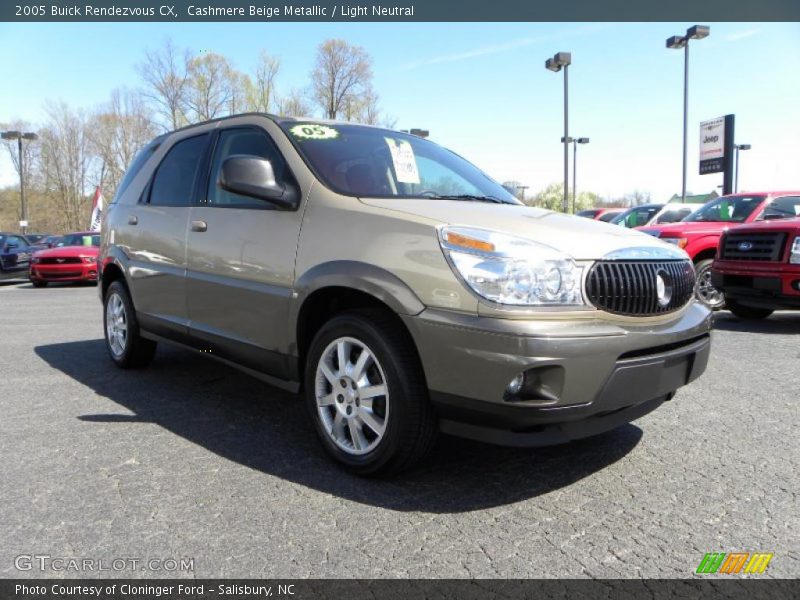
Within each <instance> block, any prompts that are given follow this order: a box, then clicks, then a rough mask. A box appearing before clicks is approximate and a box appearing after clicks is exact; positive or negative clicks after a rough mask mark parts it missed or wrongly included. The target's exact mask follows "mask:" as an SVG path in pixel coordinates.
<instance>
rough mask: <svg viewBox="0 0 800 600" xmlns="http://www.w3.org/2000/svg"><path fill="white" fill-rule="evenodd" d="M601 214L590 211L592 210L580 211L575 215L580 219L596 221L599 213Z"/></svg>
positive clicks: (596, 211) (597, 211)
mask: <svg viewBox="0 0 800 600" xmlns="http://www.w3.org/2000/svg"><path fill="white" fill-rule="evenodd" d="M599 212H600V211H599V210H592V209H590V210H579V211H578V212H576V213H575V214H576V215H578V216H579V217H586V218H587V219H594V218H595V217H596V216H597V213H599Z"/></svg>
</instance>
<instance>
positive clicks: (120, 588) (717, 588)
mask: <svg viewBox="0 0 800 600" xmlns="http://www.w3.org/2000/svg"><path fill="white" fill-rule="evenodd" d="M798 595H800V582H799V581H798V580H785V579H744V578H741V577H737V576H735V577H732V578H727V579H718V578H714V579H709V578H703V577H698V578H695V579H683V580H682V579H647V580H641V579H606V580H603V579H595V580H592V579H566V580H558V579H512V580H509V579H438V580H430V579H372V580H369V579H308V580H302V579H297V580H287V579H280V580H278V579H275V580H258V579H241V580H234V579H187V580H179V579H177V580H176V579H158V580H156V579H150V580H144V579H128V580H123V579H120V580H112V579H59V580H52V579H51V580H48V579H40V580H34V579H29V580H12V579H6V580H0V598H3V600H10V599H14V600H22V599H38V600H85V599H88V598H95V599H97V600H123V599H127V600H207V599H209V598H215V599H220V598H236V599H237V600H238V599H245V600H263V599H266V598H271V599H274V600H311V599H315V600H317V599H318V600H328V599H330V600H395V599H396V600H416V599H420V600H422V599H431V600H444V599H451V598H452V599H454V600H456V599H457V600H493V599H497V600H500V599H503V600H527V599H538V598H587V599H589V598H591V599H592V600H602V599H609V600H611V599H617V598H654V599H660V598H664V599H665V600H666V599H668V598H669V599H674V598H691V599H694V598H698V599H699V598H702V599H703V600H716V599H720V600H721V599H723V598H725V599H728V598H748V599H753V600H759V599H761V598H763V599H765V600H766V599H769V600H784V599H786V600H788V599H789V598H797V597H798Z"/></svg>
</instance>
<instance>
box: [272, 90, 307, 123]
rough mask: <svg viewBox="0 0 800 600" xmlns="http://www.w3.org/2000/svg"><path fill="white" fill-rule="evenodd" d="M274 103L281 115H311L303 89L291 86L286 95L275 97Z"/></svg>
mask: <svg viewBox="0 0 800 600" xmlns="http://www.w3.org/2000/svg"><path fill="white" fill-rule="evenodd" d="M276 105H277V108H278V114H279V115H280V116H282V117H308V116H311V106H310V105H309V102H308V100H307V94H306V93H305V92H304V91H303V90H298V89H296V88H292V89H291V90H290V91H289V93H288V94H287V95H286V96H282V97H279V98H278V99H277V101H276Z"/></svg>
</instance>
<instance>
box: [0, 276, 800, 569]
mask: <svg viewBox="0 0 800 600" xmlns="http://www.w3.org/2000/svg"><path fill="white" fill-rule="evenodd" d="M100 313H101V305H100V302H99V301H98V298H97V290H96V288H94V287H58V286H51V287H49V288H47V289H42V290H38V289H33V288H32V287H31V286H30V285H29V284H27V283H25V284H0V382H2V392H1V393H0V415H1V416H0V452H1V453H2V457H3V461H2V467H0V478H2V482H3V484H2V486H0V506H2V507H3V508H2V510H0V535H1V536H2V539H3V540H4V543H3V544H2V545H1V546H0V576H2V577H18V576H41V575H42V574H45V575H47V576H67V577H75V576H94V574H93V573H91V572H89V573H87V572H83V573H80V572H79V573H75V572H64V571H59V572H52V571H45V572H44V573H42V572H40V571H37V570H31V571H18V570H17V568H15V557H17V556H19V555H33V554H47V555H50V556H53V557H66V558H72V557H76V558H83V557H89V558H94V559H103V560H107V561H111V560H112V559H114V558H119V557H138V558H142V559H148V558H166V557H171V558H175V559H181V558H193V559H194V570H193V572H159V573H152V572H147V571H141V570H139V571H123V572H122V573H119V574H121V575H125V576H131V577H139V576H154V575H157V576H172V575H174V576H192V575H194V576H196V577H236V576H251V577H255V576H260V577H292V578H296V577H343V578H350V577H587V576H591V577H688V576H691V575H692V573H693V572H694V570H695V569H696V567H697V565H698V564H699V562H700V560H701V559H702V558H703V555H704V554H705V553H706V552H735V551H748V552H753V551H760V552H773V553H774V558H773V559H772V562H771V563H770V565H769V568H768V569H767V571H766V573H765V574H764V575H762V576H761V577H764V576H766V577H798V576H800V551H799V550H798V549H799V548H800V511H798V497H797V482H798V477H797V473H798V472H800V444H798V431H800V410H798V407H797V398H798V389H800V369H798V359H800V345H798V340H800V337H798V334H800V313H794V314H792V313H776V314H775V315H774V316H773V317H772V318H770V319H768V320H766V321H762V322H756V323H747V322H743V321H739V320H736V319H734V318H732V317H731V316H730V315H729V314H728V313H727V312H721V313H719V315H718V318H717V327H716V332H715V335H714V342H713V344H714V346H713V349H712V356H711V362H710V364H709V368H708V371H707V372H706V374H705V375H704V376H703V377H702V378H701V379H700V380H699V381H698V382H696V383H695V384H693V385H691V386H689V387H688V388H684V389H682V390H681V391H679V393H678V395H677V396H676V397H675V399H674V400H673V401H671V402H669V403H666V404H665V405H664V406H662V407H661V408H660V409H659V410H657V411H656V412H654V413H652V414H650V415H648V416H646V417H644V418H642V419H640V420H639V421H637V422H635V423H634V424H631V425H627V426H625V427H622V428H620V429H618V430H616V431H613V432H611V433H608V434H605V435H602V436H599V437H596V438H592V439H588V440H583V441H580V442H576V443H573V444H570V445H567V446H560V447H554V448H546V449H532V450H526V449H509V448H499V447H493V446H487V445H482V444H478V443H472V442H466V441H462V440H457V439H454V438H442V440H441V442H440V444H439V447H438V449H437V451H436V453H435V454H434V456H433V457H432V459H431V460H430V461H429V463H428V464H426V465H424V466H423V467H422V468H421V469H418V470H416V471H413V472H411V473H409V474H407V475H404V476H402V477H401V478H399V479H394V480H390V481H373V480H364V479H359V478H356V477H352V476H349V475H347V474H345V473H343V472H342V471H341V470H339V469H338V468H337V467H336V466H335V465H334V464H333V463H331V462H330V461H329V460H328V459H327V458H326V457H325V456H324V455H323V452H322V450H321V448H320V447H319V445H318V443H317V440H316V439H315V437H314V433H313V431H312V429H311V426H310V423H309V421H308V419H307V418H306V414H305V412H304V407H303V406H302V404H301V403H300V402H298V401H297V399H296V398H295V397H294V396H292V395H290V394H287V393H285V392H282V391H279V390H276V389H275V388H272V387H270V386H268V385H266V384H264V383H261V382H260V381H257V380H255V379H252V378H250V377H248V376H246V375H244V374H241V373H239V372H238V371H235V370H233V369H231V368H229V367H227V366H224V365H221V364H218V363H216V362H214V361H210V360H208V359H207V358H204V357H202V356H200V355H195V354H192V353H190V352H188V351H184V350H176V349H173V348H168V347H163V346H161V347H159V350H158V354H157V356H156V360H155V361H154V362H153V364H152V366H151V367H150V368H149V369H147V370H144V371H140V372H123V371H120V370H118V369H116V368H114V367H113V366H112V365H111V363H110V361H109V360H108V358H107V356H106V350H105V347H104V343H103V340H102V327H101V318H100Z"/></svg>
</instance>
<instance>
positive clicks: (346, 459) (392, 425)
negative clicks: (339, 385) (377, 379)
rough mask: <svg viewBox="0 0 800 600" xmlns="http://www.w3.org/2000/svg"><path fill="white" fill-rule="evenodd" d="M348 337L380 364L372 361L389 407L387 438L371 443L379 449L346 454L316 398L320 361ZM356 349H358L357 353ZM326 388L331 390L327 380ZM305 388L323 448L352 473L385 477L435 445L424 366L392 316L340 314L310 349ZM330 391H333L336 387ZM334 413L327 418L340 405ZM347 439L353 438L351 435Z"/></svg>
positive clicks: (435, 429)
mask: <svg viewBox="0 0 800 600" xmlns="http://www.w3.org/2000/svg"><path fill="white" fill-rule="evenodd" d="M344 337H346V338H353V339H355V340H356V341H358V342H359V343H361V344H364V345H365V346H366V347H367V348H368V349H369V350H370V352H371V353H372V354H373V355H374V357H375V359H376V360H377V364H376V363H373V365H374V368H378V366H377V365H379V367H380V369H381V371H380V373H379V375H381V376H383V377H384V378H385V382H383V383H384V384H385V386H386V390H387V392H388V395H387V396H385V397H384V401H385V402H386V403H387V406H388V409H386V408H384V411H385V412H387V414H388V416H387V417H386V419H385V422H384V426H385V430H384V433H383V434H382V436H383V437H382V438H381V439H378V440H377V441H376V440H373V441H374V443H375V444H376V445H375V447H374V448H372V449H371V450H369V451H368V452H367V453H366V454H360V455H354V454H352V453H348V452H346V451H345V450H343V449H342V448H340V447H339V446H338V445H337V443H336V441H334V439H333V436H332V434H331V433H328V431H327V429H326V426H325V424H324V422H323V417H322V416H321V415H320V409H319V408H318V406H317V399H316V389H317V388H316V385H317V368H318V365H319V361H320V358H321V357H322V355H323V353H324V352H325V350H326V349H329V346H330V345H331V344H332V343H333V342H335V341H337V340H339V339H340V338H344ZM357 350H358V349H357V347H356V350H354V352H355V351H357ZM373 373H375V371H373ZM323 381H327V379H326V380H323ZM322 385H323V386H324V385H329V386H330V384H326V383H324V382H323V383H322ZM304 387H305V401H306V404H307V407H308V410H309V413H310V415H311V418H312V421H313V422H314V426H315V429H316V431H317V434H318V435H319V438H320V440H321V441H322V445H323V447H324V448H325V450H326V452H327V453H328V454H329V455H330V456H331V457H332V458H333V459H334V460H336V461H337V462H339V463H340V464H341V465H343V466H344V467H345V468H346V469H347V470H348V471H350V472H352V473H354V474H357V475H361V476H379V475H380V476H386V475H393V474H395V473H398V472H400V471H404V470H407V469H409V468H411V467H412V466H414V465H415V464H417V463H418V462H419V461H421V460H422V459H423V458H424V457H425V456H426V455H427V454H428V453H429V452H430V451H431V449H432V448H433V446H434V445H435V442H436V438H437V436H438V422H437V419H436V415H435V413H434V411H433V407H432V405H431V403H430V400H429V398H428V389H427V385H426V383H425V377H424V373H423V371H422V365H421V364H420V361H419V357H418V356H417V353H416V349H415V347H414V344H413V342H412V340H411V339H410V337H409V335H408V333H407V332H406V331H405V330H404V329H403V327H402V325H401V324H399V323H398V322H397V321H396V318H395V317H394V316H393V315H391V314H387V313H385V312H383V311H380V310H365V311H359V312H352V313H345V314H342V315H338V316H336V317H334V318H332V319H331V320H330V321H328V322H327V323H325V324H324V325H323V326H322V327H321V329H320V330H319V331H318V332H317V335H316V336H315V337H314V340H313V341H312V342H311V346H310V348H309V351H308V357H307V360H306V367H305V374H304ZM353 387H354V389H355V386H353ZM330 388H331V392H332V393H333V389H332V386H330ZM360 390H361V387H359V391H360ZM354 393H355V392H354ZM362 402H363V400H362ZM330 409H331V411H332V412H331V413H329V414H335V411H336V410H338V409H337V408H336V406H332V407H330ZM362 410H363V409H362ZM364 431H366V429H365V430H364ZM347 435H349V436H350V439H351V440H352V434H349V433H348V434H347ZM376 437H377V436H376Z"/></svg>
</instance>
